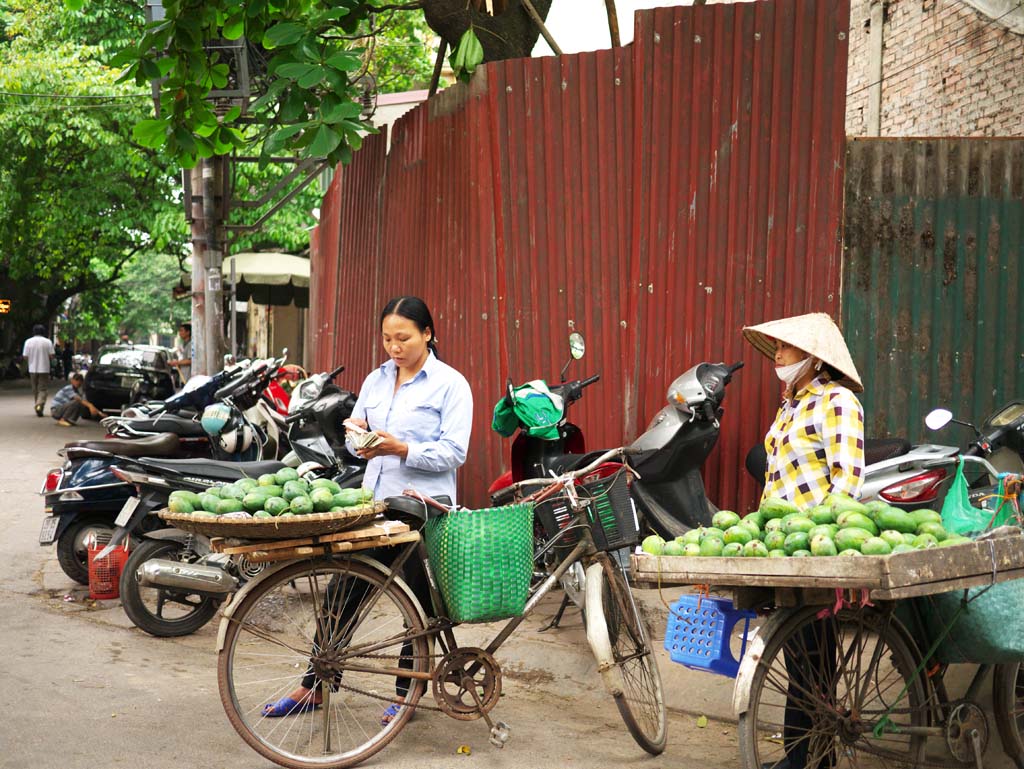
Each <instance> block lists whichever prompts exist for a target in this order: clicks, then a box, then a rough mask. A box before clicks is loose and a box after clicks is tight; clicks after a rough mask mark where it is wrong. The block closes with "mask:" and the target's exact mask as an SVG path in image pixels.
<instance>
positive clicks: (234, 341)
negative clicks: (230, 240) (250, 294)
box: [228, 256, 238, 360]
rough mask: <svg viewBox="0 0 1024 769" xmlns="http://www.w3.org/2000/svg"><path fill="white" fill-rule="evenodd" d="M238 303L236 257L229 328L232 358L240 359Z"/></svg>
mask: <svg viewBox="0 0 1024 769" xmlns="http://www.w3.org/2000/svg"><path fill="white" fill-rule="evenodd" d="M237 301H238V282H237V280H236V278H235V257H233V256H232V257H231V303H230V304H229V305H228V312H230V313H231V315H230V318H231V322H230V324H229V325H228V328H229V329H230V330H231V346H230V352H231V358H232V360H234V359H235V358H237V357H238V325H237V324H238V321H237V318H236V317H235V303H236V302H237Z"/></svg>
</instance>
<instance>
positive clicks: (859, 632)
mask: <svg viewBox="0 0 1024 769" xmlns="http://www.w3.org/2000/svg"><path fill="white" fill-rule="evenodd" d="M818 613H819V610H818V608H817V607H808V608H804V609H798V610H795V611H793V612H791V613H789V614H787V615H785V616H780V617H779V618H778V620H777V621H774V622H773V621H771V620H770V621H769V622H771V625H765V627H764V628H762V633H767V635H765V636H764V651H763V653H762V654H761V659H760V661H759V663H758V665H757V668H756V670H755V671H754V675H753V677H752V681H751V684H750V700H749V707H748V709H747V711H746V712H745V713H742V714H741V715H740V718H739V743H740V757H741V766H742V767H743V768H744V769H762V767H775V766H778V767H784V766H807V767H835V769H840V768H841V767H851V769H852V768H853V767H877V768H878V769H907V767H914V766H919V765H920V762H921V761H922V760H923V759H924V748H925V738H924V737H923V736H921V734H920V733H919V732H915V733H912V732H910V731H908V728H909V727H924V726H927V725H928V719H929V712H930V709H929V708H930V706H929V698H928V692H927V690H926V687H925V679H924V677H923V676H922V675H920V674H917V671H916V668H917V663H918V661H919V658H918V656H917V655H916V654H915V652H914V650H913V649H912V648H911V647H910V646H909V645H908V644H907V642H906V640H905V637H904V634H903V633H902V632H901V631H900V629H899V628H898V626H897V623H896V620H894V619H892V617H891V615H886V614H882V613H879V612H874V611H868V610H859V611H857V610H853V611H842V612H840V613H839V614H838V615H835V616H827V617H824V618H819V617H818ZM773 619H774V618H773ZM747 653H748V654H749V653H750V651H748V652H747Z"/></svg>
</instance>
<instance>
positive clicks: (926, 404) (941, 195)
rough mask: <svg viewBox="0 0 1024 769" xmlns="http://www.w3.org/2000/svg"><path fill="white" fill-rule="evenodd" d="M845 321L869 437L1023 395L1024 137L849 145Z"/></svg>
mask: <svg viewBox="0 0 1024 769" xmlns="http://www.w3.org/2000/svg"><path fill="white" fill-rule="evenodd" d="M845 206H846V209H845V213H844V261H843V293H842V308H843V309H842V315H843V329H844V334H845V336H846V339H847V341H848V343H849V345H850V350H851V352H852V353H853V358H854V361H855V362H856V364H857V368H858V369H859V370H860V372H861V375H862V378H863V380H864V384H865V393H864V396H863V402H864V407H865V412H866V416H867V431H868V435H869V436H876V437H883V436H886V435H895V436H905V437H907V438H909V439H910V440H912V441H919V440H922V439H926V438H927V439H929V440H932V441H936V440H940V442H946V441H948V440H949V439H950V438H952V436H951V435H945V434H944V435H942V436H941V437H940V436H936V435H934V434H931V435H926V430H925V428H924V424H923V421H924V415H925V414H926V413H927V412H928V411H929V410H930V409H931V408H934V407H935V406H940V405H941V406H947V407H948V408H950V409H952V410H953V412H954V413H955V414H957V415H958V416H960V417H961V418H964V419H969V420H978V421H979V422H980V421H981V420H983V419H984V418H985V417H987V416H988V415H989V414H990V413H991V412H992V411H993V410H994V409H995V408H996V407H997V406H998V405H1001V404H1002V403H1003V402H1005V401H1007V400H1010V399H1012V398H1024V304H1022V303H1021V301H1020V297H1021V295H1022V293H1024V268H1022V266H1021V260H1022V257H1024V139H850V140H849V141H848V143H847V153H846V190H845Z"/></svg>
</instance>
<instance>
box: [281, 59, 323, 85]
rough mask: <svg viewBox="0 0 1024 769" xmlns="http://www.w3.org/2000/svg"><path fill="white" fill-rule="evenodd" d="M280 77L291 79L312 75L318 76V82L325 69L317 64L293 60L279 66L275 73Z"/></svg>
mask: <svg viewBox="0 0 1024 769" xmlns="http://www.w3.org/2000/svg"><path fill="white" fill-rule="evenodd" d="M275 74H277V75H278V76H279V77H287V78H289V79H291V80H299V79H300V78H301V79H308V78H310V77H314V76H315V77H316V80H315V81H314V82H318V81H319V80H320V78H321V77H323V69H322V68H321V67H318V66H317V65H316V64H302V63H301V62H291V63H289V64H282V65H281V66H280V67H278V68H277V72H276V73H275Z"/></svg>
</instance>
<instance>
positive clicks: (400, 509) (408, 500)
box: [384, 495, 452, 529]
mask: <svg viewBox="0 0 1024 769" xmlns="http://www.w3.org/2000/svg"><path fill="white" fill-rule="evenodd" d="M434 499H435V500H436V501H438V502H440V503H441V504H442V505H445V506H447V507H451V504H452V500H451V497H448V496H444V495H442V496H439V497H434ZM384 504H385V505H387V506H388V517H389V518H393V519H394V520H396V521H401V522H402V523H407V524H409V525H410V526H411V527H413V528H415V529H418V528H420V527H421V526H422V525H423V524H424V523H426V522H427V521H429V520H430V519H431V518H440V517H441V516H442V515H444V513H443V512H441V511H440V510H438V509H437V508H436V507H431V506H430V505H427V504H424V503H423V502H420V501H419V500H418V499H416V498H415V497H407V496H401V497H388V498H387V499H385V500H384Z"/></svg>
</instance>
